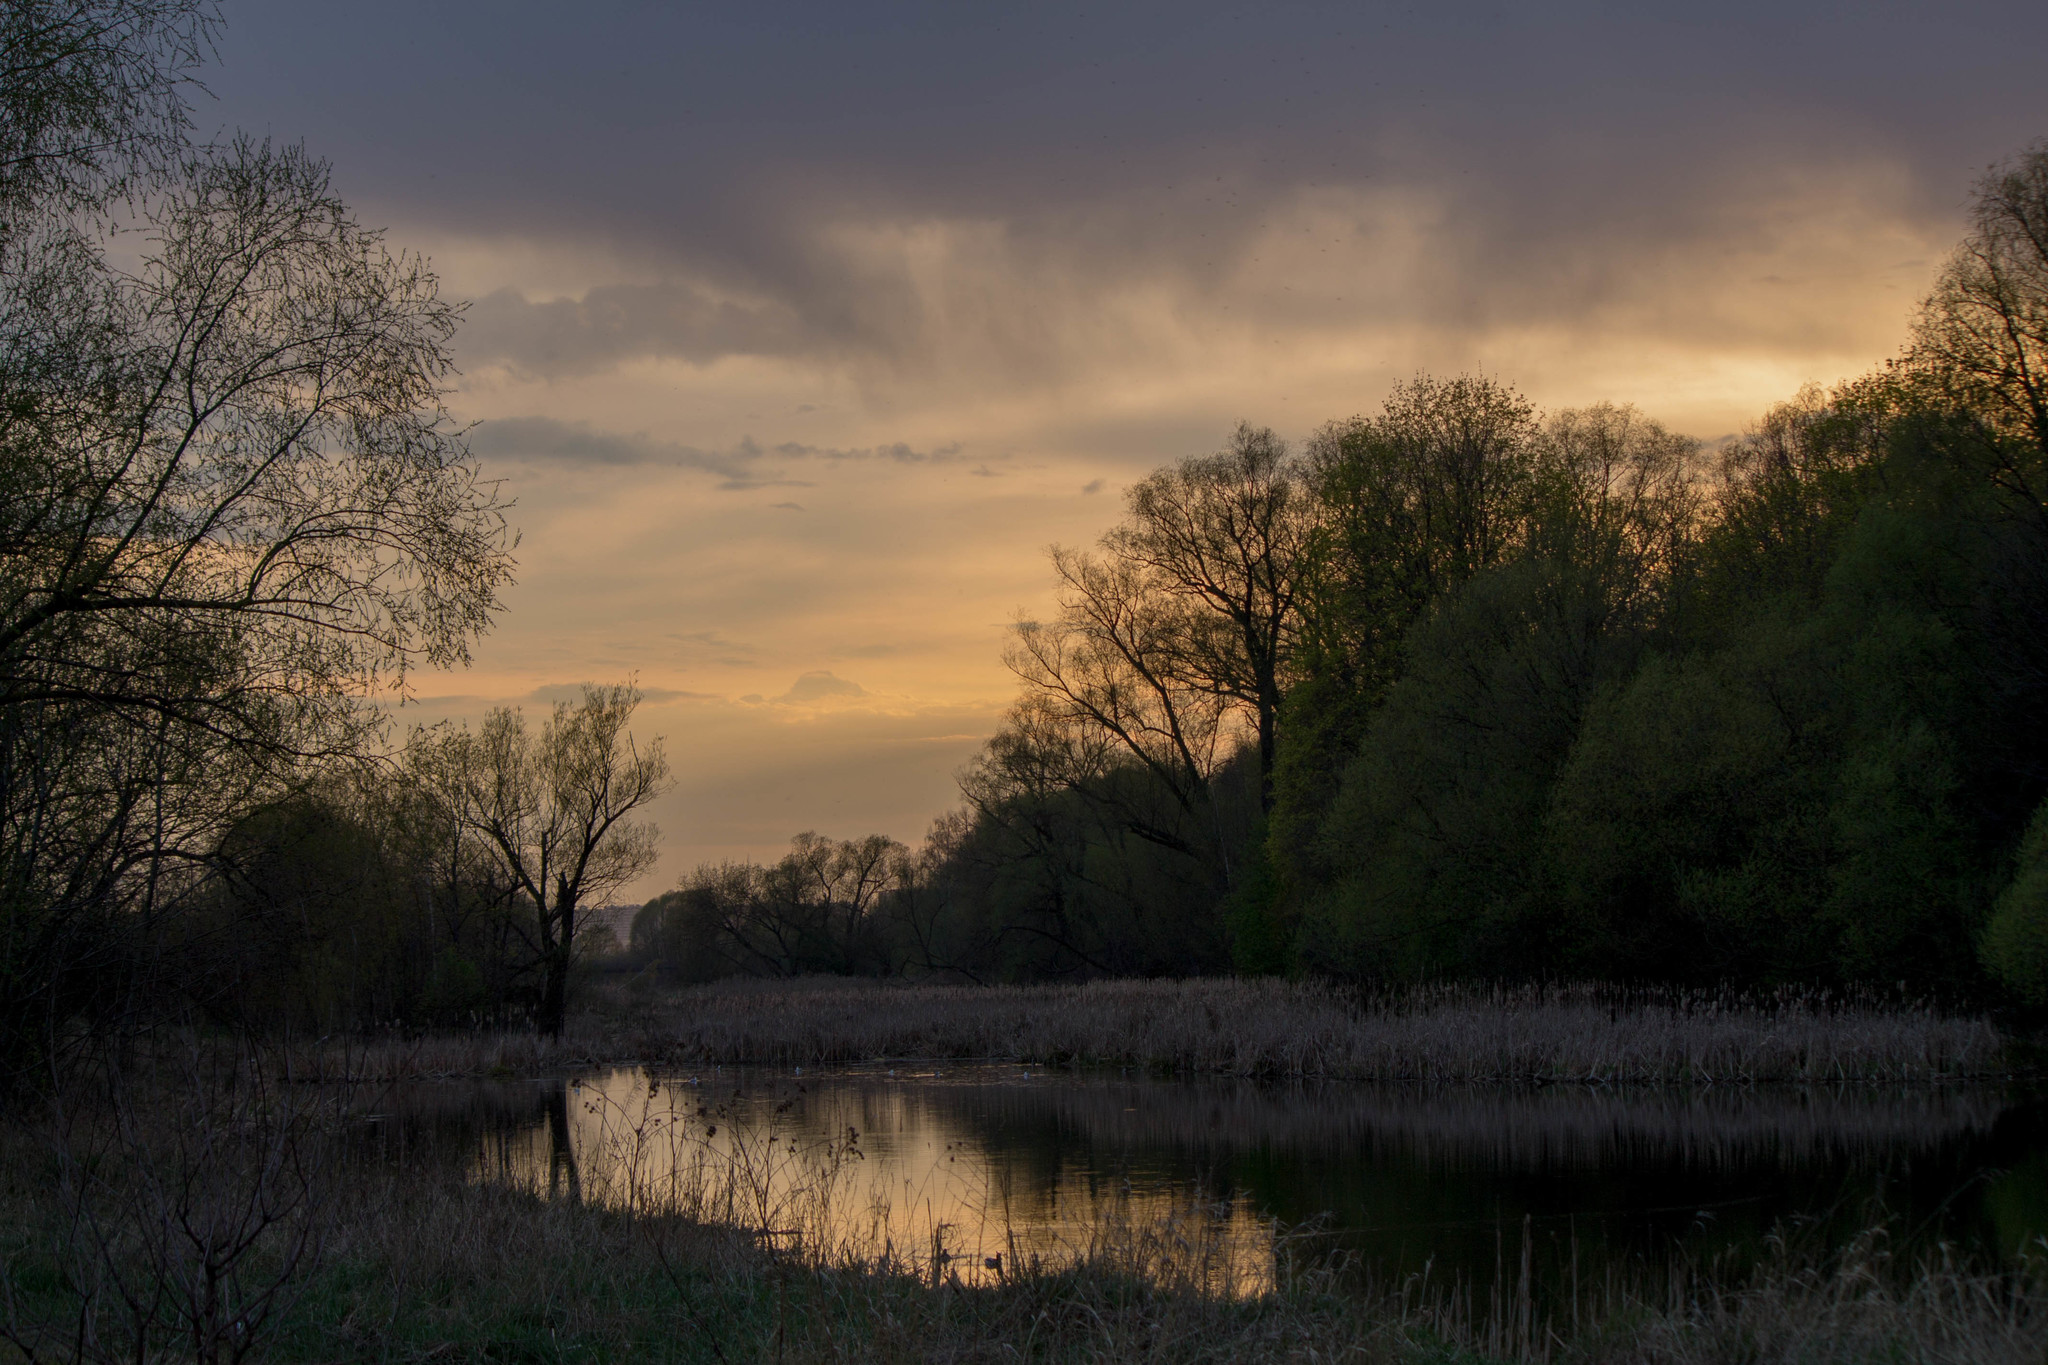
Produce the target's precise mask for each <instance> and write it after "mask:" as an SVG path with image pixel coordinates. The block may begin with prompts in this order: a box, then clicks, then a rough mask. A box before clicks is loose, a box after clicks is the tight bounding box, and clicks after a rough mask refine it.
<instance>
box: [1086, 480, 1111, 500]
mask: <svg viewBox="0 0 2048 1365" xmlns="http://www.w3.org/2000/svg"><path fill="white" fill-rule="evenodd" d="M1107 483H1108V480H1106V479H1090V480H1088V482H1086V483H1084V484H1082V485H1081V493H1082V495H1083V496H1084V497H1085V496H1090V495H1093V494H1096V493H1100V492H1101V491H1102V490H1103V488H1104V487H1105V486H1106V485H1107Z"/></svg>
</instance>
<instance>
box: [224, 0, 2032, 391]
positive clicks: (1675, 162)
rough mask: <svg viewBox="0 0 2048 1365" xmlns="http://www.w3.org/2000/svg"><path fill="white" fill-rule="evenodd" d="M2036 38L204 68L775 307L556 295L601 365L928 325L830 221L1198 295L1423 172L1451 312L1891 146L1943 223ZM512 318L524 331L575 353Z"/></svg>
mask: <svg viewBox="0 0 2048 1365" xmlns="http://www.w3.org/2000/svg"><path fill="white" fill-rule="evenodd" d="M2044 47H2048V7H2044V6H2042V5H2040V4H2038V3H2024V4H2022V3H1958V4H1952V5H1945V6H1927V5H1910V4H1873V3H1859V4H1849V3H1824V4H1823V3H1808V4H1789V5H1788V4H1783V3H1765V2H1764V0H1752V2H1751V3H1740V2H1737V3H1724V4H1717V5H1711V6H1684V7H1681V6H1656V7H1650V6H1642V5H1639V4H1583V3H1582V4H1558V5H1546V6H1541V7H1533V6H1532V7H1524V8H1516V7H1503V6H1497V5H1485V6H1480V5H1455V4H1432V5H1391V4H1383V5H1358V4H1355V3H1354V4H1342V5H1336V4H1331V5H1322V4H1296V5H1272V6H1237V5H1229V6H1225V5H1222V4H1202V3H1174V4H1152V3H1132V4H1125V5H1117V6H1106V7H1105V6H1096V5H1088V6H1081V5H1058V4H1045V5H1034V6H1030V7H1014V6H1012V7H980V6H959V5H948V4H941V3H930V4H874V5H859V6H848V5H842V4H829V3H824V2H823V0H818V3H811V4H784V5H751V6H744V7H741V6H709V5H701V6H682V7H674V8H671V7H658V6H653V5H646V4H638V3H633V4H628V3H613V4H608V5H607V4H598V5H585V6H577V7H575V8H574V9H573V10H572V9H566V8H563V7H560V6H556V5H546V4H541V3H538V0H534V2H533V3H527V4H502V3H489V4H486V3H483V0H470V2H469V3H453V4H439V5H434V6H430V7H418V6H414V5H410V4H400V3H398V0H369V2H367V3H360V4H356V5H350V6H314V5H298V6H284V5H279V6H262V7H257V6H243V7H238V8H237V9H236V10H235V12H233V13H232V14H231V15H230V24H229V28H228V33H227V40H226V43H225V46H224V49H223V53H222V65H221V68H220V70H219V72H218V74H217V75H215V76H213V77H212V78H211V80H212V84H213V85H214V87H215V88H216V89H217V90H219V91H220V92H221V93H222V102H221V104H220V106H219V109H218V112H219V114H220V116H221V117H223V118H224V119H227V120H229V121H232V122H238V123H242V124H248V125H253V126H255V127H256V128H257V129H258V130H259V131H275V132H278V133H280V134H282V135H287V136H300V135H303V136H305V137H307V138H308V139H309V140H310V142H311V143H312V145H313V146H314V147H315V148H316V149H317V150H319V151H321V152H322V153H325V154H328V155H330V156H332V157H333V158H334V159H335V160H336V163H337V165H338V167H339V168H340V171H341V182H342V186H343V188H344V189H345V190H346V191H347V192H349V193H350V194H351V195H353V196H354V197H355V198H356V199H357V200H358V201H359V202H361V203H363V204H364V205H365V207H366V208H374V210H375V211H377V212H379V213H381V214H384V215H386V216H395V217H398V218H401V219H403V220H405V221H407V222H411V223H415V224H426V225H431V226H436V227H441V228H446V229H450V230H457V231H462V232H481V233H504V234H511V235H519V236H526V237H530V238H534V239H564V240H578V241H585V240H592V239H602V240H604V241H606V242H608V243H610V244H612V245H613V246H615V247H617V248H618V249H619V250H621V251H623V252H626V253H628V254H631V255H633V256H636V257H638V258H642V259H644V260H646V261H647V262H648V263H649V264H650V265H651V266H656V267H667V268H672V269H673V270H674V271H675V272H677V273H678V274H683V275H690V276H695V277H705V278H709V277H715V278H717V279H719V280H721V281H725V282H729V283H730V284H731V285H732V286H733V287H734V288H735V289H737V290H739V291H742V292H743V293H744V294H745V295H746V296H747V297H750V298H754V299H755V300H757V302H755V303H753V304H732V303H728V302H724V301H718V300H713V299H711V298H709V297H707V296H704V295H702V294H700V293H694V292H692V290H691V289H690V288H689V287H685V286H665V288H666V289H668V291H669V292H667V293H666V294H660V293H657V294H655V295H643V296H639V297H634V298H631V299H627V298H624V297H620V298H612V297H609V296H606V297H598V298H595V299H593V298H585V299H583V300H580V301H579V302H578V303H577V304H575V305H573V306H565V307H564V308H563V309H562V310H561V316H562V319H563V322H564V332H565V339H564V340H563V342H562V343H561V344H562V346H563V347H564V350H563V351H562V354H563V355H574V356H579V357H583V358H584V360H585V362H586V363H598V362H599V360H600V359H601V358H602V357H603V356H605V355H607V354H616V353H621V352H623V351H624V350H628V349H644V350H647V351H649V352H653V353H665V354H675V355H680V356H683V357H685V358H690V359H697V358H702V357H705V356H710V355H714V354H722V353H728V352H753V351H763V350H766V351H770V352H773V353H777V354H781V353H786V352H787V351H788V350H789V349H790V348H799V349H801V348H804V347H809V346H816V345H819V344H824V343H825V342H826V341H834V342H839V343H845V344H859V345H867V346H872V347H876V348H881V349H887V348H889V347H890V346H892V345H898V344H901V342H902V337H903V334H904V333H903V327H904V326H905V325H907V324H914V323H915V321H916V320H915V319H914V318H912V319H908V320H906V319H904V318H902V317H900V316H895V315H893V314H892V309H898V308H900V307H902V306H903V298H902V296H901V293H900V290H898V289H897V288H896V284H897V283H898V282H896V281H892V280H891V279H890V278H888V277H887V275H886V272H885V273H884V274H883V275H881V276H863V275H862V273H861V272H860V271H859V270H858V269H855V268H853V267H851V266H850V265H849V263H848V261H847V260H846V259H845V258H844V257H843V255H841V254H838V253H835V252H834V251H832V250H830V249H825V248H821V246H820V243H819V239H818V235H817V231H816V229H817V228H818V226H819V225H820V223H822V222H826V221H832V220H849V219H851V220H858V219H860V218H862V217H863V216H875V215H882V216H890V215H894V216H907V217H911V218H916V217H919V216H936V217H964V218H986V219H992V220H1000V221H1003V222H1005V223H1008V224H1010V225H1011V230H1012V234H1013V237H1014V239H1015V241H1014V244H1015V248H1016V250H1018V251H1019V252H1020V253H1022V254H1024V255H1025V256H1029V255H1030V253H1031V252H1032V251H1033V250H1034V249H1042V250H1046V251H1050V252H1053V253H1054V254H1055V255H1057V256H1059V257H1060V258H1062V260H1063V261H1064V262H1065V263H1066V266H1067V268H1073V266H1074V264H1075V263H1076V262H1081V261H1086V262H1090V263H1093V264H1094V265H1096V266H1097V267H1099V268H1100V269H1102V270H1104V271H1123V270H1128V269H1131V268H1133V267H1134V266H1142V267H1144V268H1147V269H1151V270H1163V269H1166V268H1168V267H1169V266H1170V267H1171V268H1172V269H1174V270H1176V271H1178V272H1180V273H1182V274H1184V275H1185V276H1187V277H1189V278H1192V279H1195V280H1197V281H1199V280H1200V278H1201V277H1202V276H1203V273H1204V272H1205V271H1209V270H1214V269H1217V268H1219V266H1220V265H1221V264H1222V263H1223V262H1225V261H1227V260H1228V259H1229V258H1230V257H1231V255H1232V253H1233V252H1234V251H1235V250H1236V249H1237V248H1239V247H1240V246H1242V245H1243V243H1244V242H1245V241H1247V240H1248V239H1249V238H1250V236H1251V235H1252V234H1253V233H1254V232H1255V231H1256V229H1257V227H1258V225H1259V223H1260V222H1261V218H1262V215H1263V214H1264V213H1265V212H1266V211H1267V210H1268V209H1269V208H1270V206H1271V205H1272V203H1273V202H1274V201H1275V198H1276V196H1284V195H1286V194H1288V193H1290V192H1293V191H1296V190H1299V189H1302V188H1304V187H1315V186H1332V185H1352V186H1357V185H1377V186H1381V187H1390V186H1410V187H1423V188H1426V189H1427V190H1429V191H1430V192H1431V193H1432V194H1433V195H1435V196H1437V197H1438V198H1439V200H1440V201H1441V202H1442V203H1443V204H1444V205H1445V206H1446V209H1445V215H1444V222H1443V224H1442V226H1441V231H1442V232H1443V234H1444V242H1443V247H1444V250H1445V251H1446V252H1447V253H1448V254H1449V256H1450V258H1452V259H1453V260H1454V261H1455V262H1456V263H1457V265H1458V266H1459V267H1460V269H1459V270H1458V271H1457V272H1455V273H1456V275H1457V278H1458V279H1460V280H1461V281H1465V282H1467V287H1466V288H1465V289H1464V290H1463V292H1462V293H1461V294H1460V295H1459V296H1457V297H1451V298H1447V299H1445V300H1444V303H1445V306H1447V307H1449V308H1453V309H1455V308H1461V307H1462V308H1484V309H1488V310H1498V309H1500V308H1503V307H1508V308H1512V307H1514V306H1516V305H1517V303H1518V302H1528V303H1537V304H1540V303H1542V302H1543V301H1546V300H1548V299H1549V298H1550V297H1551V296H1552V294H1553V286H1555V287H1558V288H1569V289H1573V290H1584V289H1586V288H1589V287H1590V288H1594V289H1596V290H1597V288H1598V287H1599V286H1600V283H1601V280H1602V278H1603V277H1604V274H1605V272H1604V270H1603V268H1602V266H1603V263H1604V261H1605V256H1606V253H1605V252H1603V251H1601V250H1600V249H1598V244H1602V243H1612V242H1616V241H1639V240H1643V239H1645V238H1651V239H1655V240H1659V241H1663V242H1673V241H1683V240H1688V239H1698V240H1701V241H1706V240H1708V238H1709V235H1710V233H1711V232H1712V231H1719V230H1721V229H1723V228H1724V227H1725V225H1726V219H1727V217H1728V215H1729V212H1730V209H1731V206H1735V207H1737V208H1739V206H1740V205H1741V204H1742V203H1744V202H1745V201H1748V200H1751V199H1753V198H1754V197H1755V193H1756V191H1758V190H1759V188H1775V187H1778V186H1780V185H1781V184H1782V183H1783V182H1785V181H1787V180H1794V181H1796V180H1797V179H1798V178H1799V176H1800V175H1801V174H1802V172H1803V169H1804V168H1806V167H1808V166H1811V165H1813V164H1817V163H1818V162H1821V161H1830V162H1839V161H1841V160H1843V159H1844V158H1855V157H1868V158H1880V159H1886V160H1890V161H1895V162H1897V163H1898V164H1900V165H1902V166H1903V167H1904V168H1905V170H1906V173H1907V175H1908V177H1909V179H1910V180H1911V182H1912V185H1911V189H1910V194H1911V195H1912V196H1913V197H1914V198H1915V200H1916V202H1917V204H1918V206H1919V208H1920V209H1922V210H1924V211H1926V212H1929V213H1950V212H1952V211H1953V209H1954V207H1955V206H1956V203H1957V202H1958V200H1959V198H1960V195H1961V190H1962V187H1963V186H1964V185H1965V184H1966V183H1967V181H1968V178H1969V173H1970V169H1971V168H1972V167H1975V166H1978V165H1981V164H1982V163H1983V162H1984V161H1986V160H1989V159H1991V158H1992V157H1994V156H1997V155H2000V154H2003V153H2005V152H2008V151H2010V150H2012V149H2013V148H2014V147H2015V146H2016V145H2018V144H2019V143H2021V142H2023V141H2025V140H2027V139H2028V138H2030V137H2033V136H2038V135H2040V134H2042V133H2043V132H2048V86H2044V84H2043V82H2041V81H2040V79H2039V61H2040V57H2041V54H2042V52H2043V50H2044ZM202 116H204V111H202ZM287 118H288V119H289V120H290V123H289V124H288V125H280V124H279V120H281V119H287ZM1589 242H1590V243H1593V244H1595V248H1594V249H1592V250H1587V249H1585V244H1586V243H1589ZM1558 276H1562V278H1554V277H1558ZM615 306H616V308H617V312H616V313H613V312H611V311H608V310H610V309H612V308H614V307H615ZM528 307H529V308H540V309H543V310H546V309H547V308H549V307H550V305H529V306H528ZM501 311H502V312H504V313H505V314H506V315H507V316H505V317H502V318H497V319H495V320H494V321H493V320H492V317H491V310H489V309H483V310H480V316H479V319H478V320H479V322H480V323H490V324H491V325H496V326H498V327H499V340H498V341H497V342H496V344H497V345H498V346H499V347H500V348H501V349H502V350H503V351H505V352H506V353H507V354H515V355H524V356H529V357H535V356H545V354H546V353H547V351H548V348H549V346H550V345H552V344H554V343H553V342H552V341H551V340H550V336H549V333H548V329H547V328H546V327H545V326H542V325H541V324H539V323H537V322H536V321H535V320H534V319H532V318H526V317H520V316H513V315H516V314H519V313H520V310H519V309H516V308H511V307H509V306H508V307H506V308H504V309H502V310H501ZM546 316H548V317H554V316H555V314H546Z"/></svg>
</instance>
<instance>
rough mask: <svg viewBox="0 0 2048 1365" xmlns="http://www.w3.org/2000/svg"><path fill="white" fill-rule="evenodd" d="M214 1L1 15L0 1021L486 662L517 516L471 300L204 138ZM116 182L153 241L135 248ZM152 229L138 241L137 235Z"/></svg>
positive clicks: (285, 154)
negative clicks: (469, 443) (462, 359)
mask: <svg viewBox="0 0 2048 1365" xmlns="http://www.w3.org/2000/svg"><path fill="white" fill-rule="evenodd" d="M212 14H213V9H212V6H210V5H208V4H204V3H182V2H181V0H83V2H81V3H75V4H71V3H67V4H44V3H33V2H32V3H25V4H20V5H9V6H7V7H6V8H5V10H4V12H0V68H4V74H5V76H6V79H5V81H4V82H0V1000H4V1005H0V1033H4V1035H5V1036H4V1037H0V1048H4V1049H5V1050H6V1052H7V1054H8V1059H9V1060H19V1059H20V1058H21V1057H23V1056H25V1055H27V1054H28V1053H29V1052H32V1051H34V1050H35V1049H34V1045H33V1043H32V1042H31V1040H32V1038H34V1037H37V1036H40V1037H42V1038H43V1039H45V1040H48V1039H51V1038H54V1037H56V1036H57V1032H58V1030H57V1029H56V1028H55V1025H56V1024H57V1023H58V1022H60V1021H61V1020H63V1019H64V1018H67V1017H69V1016H70V1015H71V1014H73V1013H75V1011H76V1009H77V1008H79V1007H80V1005H81V1002H82V1001H83V1000H84V998H85V997H86V996H89V995H91V994H92V993H94V992H97V991H100V990H102V988H103V987H104V986H105V985H106V984H107V983H109V982H111V981H113V980H114V979H115V977H116V976H117V975H118V973H116V972H114V971H113V970H112V966H113V964H112V962H111V961H110V959H109V958H108V957H107V955H106V954H107V951H109V950H110V945H113V944H115V943H116V941H117V940H119V939H120V938H121V936H123V935H127V934H129V933H131V932H132V931H133V930H135V928H136V927H137V926H138V924H140V923H142V922H143V920H145V919H146V916H138V915H136V914H134V913H132V912H134V911H137V910H146V909H148V908H150V907H153V906H162V905H165V904H168V903H170V902H171V901H172V900H174V899H175V897H176V896H177V895H178V894H179V893H180V891H181V889H182V888H186V887H188V886H189V885H190V882H191V878H190V877H189V875H187V873H186V871H185V869H188V868H189V867H190V866H191V865H192V864H193V863H194V862H195V861H196V860H198V859H200V858H202V857H204V856H205V855H206V853H207V851H208V850H209V848H210V847H212V846H213V845H214V844H215V843H217V841H218V838H219V836H220V834H221V832H222V830H223V829H224V828H225V827H226V825H227V824H228V823H229V822H230V821H231V820H232V819H233V818H234V817H235V816H236V815H237V814H238V813H240V812H241V811H243V810H245V809H247V808H248V806H249V805H250V803H252V802H253V801H256V800H259V799H263V798H267V797H269V796H274V795H275V794H276V793H277V792H278V791H279V790H280V789H281V788H282V787H284V786H287V785H289V784H291V783H293V782H296V781H299V780H301V779H302V778H303V776H304V771H305V768H306V765H307V764H308V763H309V762H310V761H313V760H318V759H322V758H331V757H336V756H351V755H357V754H360V753H362V752H363V751H364V750H365V749H366V748H368V747H369V744H370V741H372V740H373V739H375V738H376V737H377V736H378V735H379V734H380V722H379V718H378V713H377V712H376V710H375V708H374V707H373V706H372V705H371V704H370V694H371V693H373V692H374V691H375V690H377V689H379V688H381V687H388V686H398V687H402V686H403V680H404V678H405V676H406V673H407V671H408V670H409V669H410V668H411V667H413V666H414V665H416V664H417V663H419V662H421V661H433V662H452V661H455V660H459V659H460V658H462V657H463V655H464V652H465V649H466V645H467V642H468V640H469V639H470V638H471V637H473V636H474V635H475V634H476V633H477V632H479V631H481V630H483V629H485V628H486V627H487V625H488V624H489V622H490V620H491V619H492V615H493V613H494V612H495V611H496V609H497V605H498V602H497V594H498V592H499V590H500V589H501V588H502V587H503V585H504V584H505V582H506V581H507V580H508V578H509V575H510V570H511V560H510V557H509V554H508V543H507V542H508V539H509V537H508V534H507V531H506V527H505V523H504V518H503V512H504V504H503V503H502V502H501V501H500V500H499V498H498V496H497V492H496V489H495V486H494V485H491V484H489V483H487V482H485V481H484V480H482V479H481V478H480V477H479V474H478V471H477V469H476V466H475V465H474V463H473V462H472V461H471V459H470V457H469V453H468V450H467V448H466V446H465V443H464V442H463V440H462V437H461V434H460V432H459V430H458V429H456V428H454V427H453V426H452V425H451V423H450V422H449V420H448V417H447V414H446V412H445V410H444V408H443V406H442V401H441V386H442V384H443V383H444V382H445V381H446V379H447V377H448V375H449V374H450V373H451V371H450V364H449V354H448V347H449V341H450V338H451V336H452V332H453V328H454V325H455V321H456V317H457V311H458V310H457V309H456V308H455V307H454V306H453V305H451V304H449V303H447V302H446V301H444V300H442V299H441V298H440V297H439V295H438V292H437V288H436V284H435V281H434V278H433V276H432V275H431V274H430V273H429V272H428V271H427V270H426V269H425V268H424V266H423V264H422V263H421V262H420V261H418V260H417V259H416V258H411V257H406V256H402V255H396V254H393V253H392V252H390V251H388V250H387V249H386V248H385V247H384V244H383V242H382V239H381V237H380V236H379V234H377V233H375V232H373V231H369V230H367V229H365V228H363V227H362V226H360V225H359V224H358V223H357V222H356V221H355V220H354V219H353V217H352V216H351V215H350V214H349V213H348V211H347V209H346V207H345V206H344V205H342V204H341V203H340V202H339V201H338V200H337V199H336V198H335V197H334V196H333V194H332V193H331V192H330V190H329V188H328V180H327V172H326V169H325V168H324V167H323V166H322V165H320V164H319V163H318V162H316V161H314V160H312V159H311V158H309V157H307V156H306V155H304V154H303V153H302V152H299V151H297V150H290V149H286V150H279V149H274V148H272V147H270V146H268V145H258V144H253V143H250V142H246V141H238V142H235V143H233V144H231V145H229V146H227V147H223V148H209V149H194V148H192V147H190V146H189V145H188V143H187V142H186V141H185V132H186V123H187V119H186V115H185V109H184V104H183V92H184V90H185V88H186V85H187V84H188V82H189V77H190V72H191V68H192V66H193V64H194V63H196V61H197V60H198V59H199V57H200V56H201V55H202V54H203V52H204V51H205V49H206V46H207V44H208V42H209V41H210V36H211V31H212ZM116 202H118V203H119V204H120V206H121V214H122V217H123V219H124V222H125V224H126V225H128V226H129V227H134V228H139V229H140V230H139V231H137V232H135V233H133V234H132V235H130V236H128V237H127V238H126V239H125V240H124V242H123V246H124V247H127V246H128V244H129V243H130V242H134V243H137V244H139V245H140V246H141V248H142V249H141V250H140V252H139V253H137V254H139V255H140V256H141V262H140V264H139V265H135V266H127V265H123V264H120V263H117V262H116V261H115V260H114V259H112V258H111V257H110V255H109V251H108V249H107V248H108V243H109V241H110V237H109V234H110V233H111V231H112V230H113V228H112V225H111V224H110V223H109V222H108V221H107V217H108V210H109V209H110V207H111V206H112V205H114V204H115V203H116ZM125 254H127V253H125V252H124V255H125Z"/></svg>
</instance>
